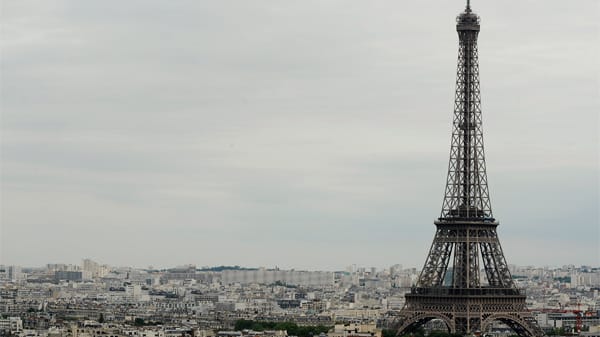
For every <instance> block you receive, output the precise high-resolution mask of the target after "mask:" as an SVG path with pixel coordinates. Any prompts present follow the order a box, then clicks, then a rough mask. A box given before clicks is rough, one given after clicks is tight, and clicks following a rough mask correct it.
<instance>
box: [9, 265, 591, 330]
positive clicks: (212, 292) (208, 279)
mask: <svg viewBox="0 0 600 337" xmlns="http://www.w3.org/2000/svg"><path fill="white" fill-rule="evenodd" d="M510 268H511V273H512V276H513V278H514V280H515V282H516V284H517V286H518V287H519V288H521V289H523V290H524V291H525V292H526V294H527V306H528V308H529V310H530V311H531V312H532V313H533V314H534V316H535V318H536V319H537V322H538V324H539V325H540V327H541V328H542V329H543V330H544V331H545V332H546V334H548V335H581V336H598V335H599V334H600V319H599V312H600V296H599V294H598V291H599V289H600V268H598V267H589V266H579V267H576V266H574V265H568V266H562V267H557V268H550V267H544V268H540V267H531V266H530V267H517V266H510ZM419 272H420V271H419V270H417V269H415V268H403V267H402V266H401V265H394V266H391V267H389V268H387V269H383V270H381V269H380V270H378V269H376V268H360V267H356V266H349V267H347V268H346V269H345V270H343V271H336V272H329V271H299V270H280V269H277V268H275V269H268V268H243V267H238V266H221V267H202V268H200V267H197V266H195V265H186V266H180V267H175V268H170V269H160V270H158V269H154V268H151V267H149V268H146V269H138V268H131V267H111V266H108V265H103V264H100V263H97V262H94V261H92V260H90V259H84V260H83V261H82V264H81V265H67V264H48V265H46V266H45V267H42V268H24V267H19V266H0V336H22V337H25V336H43V337H67V336H68V337H100V336H102V337H128V336H129V337H175V336H177V337H180V336H198V337H211V336H215V337H238V336H264V337H270V336H273V337H282V336H301V337H304V336H322V337H325V336H327V337H382V336H383V337H386V336H393V335H394V332H393V326H394V320H395V314H396V313H397V312H398V311H399V310H400V309H402V307H403V305H404V294H405V293H406V292H409V291H410V288H411V286H413V285H414V284H415V282H416V280H417V279H418V276H419ZM444 329H445V327H444V325H443V323H442V322H439V321H435V320H434V321H432V322H430V323H428V324H427V326H426V329H425V330H424V333H429V334H431V333H432V332H435V331H437V330H444ZM390 331H391V333H390ZM479 333H481V335H483V336H509V335H512V334H513V333H512V332H511V330H510V329H509V328H508V327H507V326H505V325H503V324H502V323H500V322H498V323H497V324H495V325H494V326H493V327H491V329H490V330H489V331H482V332H479Z"/></svg>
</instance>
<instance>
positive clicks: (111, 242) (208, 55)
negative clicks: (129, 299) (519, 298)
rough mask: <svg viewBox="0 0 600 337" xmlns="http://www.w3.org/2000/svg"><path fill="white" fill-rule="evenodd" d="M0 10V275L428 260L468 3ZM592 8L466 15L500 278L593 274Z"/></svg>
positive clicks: (10, 1)
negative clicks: (102, 267) (38, 269)
mask: <svg viewBox="0 0 600 337" xmlns="http://www.w3.org/2000/svg"><path fill="white" fill-rule="evenodd" d="M1 6H2V8H1V10H2V11H1V20H0V21H1V23H2V27H1V29H2V31H1V35H0V38H1V39H2V40H1V53H2V54H1V73H0V81H1V82H0V84H1V90H2V91H1V96H0V99H1V102H0V108H1V123H2V124H1V132H2V135H1V137H2V138H1V140H2V142H1V160H2V162H1V178H2V179H1V192H2V194H1V197H2V199H1V205H0V206H1V209H0V210H1V231H0V263H4V264H21V265H32V266H35V265H42V264H44V263H48V262H67V263H78V262H79V261H80V258H82V257H91V258H93V259H95V260H98V261H100V262H104V263H109V264H115V265H128V264H129V265H136V266H146V265H149V264H153V265H155V266H168V265H176V264H182V263H196V264H198V265H217V264H239V265H246V266H275V265H277V266H280V267H283V268H292V267H295V268H304V269H339V268H343V267H344V266H345V265H348V264H352V263H356V264H359V265H365V266H389V265H391V264H395V263H401V264H403V265H406V266H415V267H418V268H420V267H421V266H422V263H423V262H424V259H425V257H426V254H427V250H428V249H429V246H430V244H431V240H432V238H433V235H434V226H433V223H432V222H433V220H434V218H436V217H437V216H438V215H439V211H440V207H441V201H442V193H443V187H444V183H445V178H446V177H445V170H446V166H447V160H448V149H449V141H450V130H451V128H450V127H451V125H450V123H451V114H452V107H453V95H454V81H455V72H456V54H457V36H456V32H455V27H454V25H455V21H454V18H455V16H456V15H457V14H458V13H459V12H460V11H461V10H462V9H463V7H464V3H463V2H462V1H431V0H426V1H410V2H409V1H353V0H344V1H333V0H332V1H310V0H304V1H280V0H272V1H146V0H144V1H141V0H140V1H76V0H72V1H23V0H5V1H2V3H1ZM599 6H600V2H599V1H597V0H582V1H558V0H551V1H543V2H542V1H516V0H508V1H473V8H474V10H475V12H476V13H478V14H479V15H480V16H481V17H482V28H481V34H480V42H479V53H480V69H481V80H482V104H483V112H484V133H485V136H486V156H487V163H488V177H489V180H490V191H491V197H492V206H493V208H494V215H495V216H496V217H497V218H498V219H499V220H500V222H501V226H500V227H499V229H498V232H499V235H500V240H501V243H502V245H503V247H504V249H505V255H506V257H507V260H508V262H509V263H512V264H521V265H525V264H536V265H562V264H566V263H575V264H591V265H600V250H599V248H598V247H599V246H600V229H599V227H600V224H599V213H598V212H599V211H598V209H599V204H600V199H599V188H600V185H599V184H600V182H599V175H600V173H599V172H600V171H599V151H600V149H599V140H598V134H599V130H600V124H599V118H598V112H599V111H600V84H599V76H600V64H599V63H600V62H599V61H598V60H599V59H600V39H599V34H600V33H599V32H600V8H599Z"/></svg>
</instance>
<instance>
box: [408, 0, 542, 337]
mask: <svg viewBox="0 0 600 337" xmlns="http://www.w3.org/2000/svg"><path fill="white" fill-rule="evenodd" d="M479 24H480V20H479V17H478V16H477V15H476V14H475V13H473V12H472V10H471V7H470V4H469V1H467V6H466V9H465V11H464V12H463V13H461V14H460V15H459V16H458V17H457V24H456V30H457V32H458V37H459V48H458V70H457V73H456V95H455V100H454V119H453V130H452V140H451V146H450V161H449V164H448V178H447V182H446V189H445V195H444V201H443V204H442V212H441V215H440V217H439V218H438V220H437V221H435V222H434V223H435V225H436V227H437V230H436V233H435V237H434V239H433V244H432V245H431V249H430V251H429V255H428V256H427V259H426V261H425V265H424V267H423V270H422V272H421V275H420V276H419V280H418V282H417V284H416V286H414V287H413V288H412V289H411V292H410V293H408V294H406V295H405V297H406V304H405V307H404V308H403V309H402V311H401V312H400V320H399V325H398V334H399V335H400V334H404V333H406V332H410V331H411V330H413V329H415V328H417V327H418V326H421V325H423V324H425V323H427V322H428V321H430V320H432V319H441V320H442V321H444V322H445V324H446V326H447V327H448V330H449V331H450V332H452V333H461V334H464V335H466V334H471V333H474V332H476V331H485V330H487V328H488V327H489V326H490V324H491V323H492V322H493V321H501V322H503V323H505V324H507V325H508V326H510V327H511V328H512V329H513V330H514V331H515V332H516V333H518V334H519V335H520V336H542V335H543V332H542V331H541V329H540V328H539V327H538V326H537V324H536V322H535V320H534V318H533V316H532V314H531V313H530V312H528V311H527V307H526V305H525V298H526V296H525V294H524V293H523V291H521V290H519V289H517V287H516V286H515V284H514V282H513V280H512V277H511V274H510V271H509V269H508V266H507V263H506V260H505V258H504V253H503V252H502V247H501V246H500V241H499V240H498V235H497V232H496V228H497V226H498V222H497V221H496V220H495V219H494V217H493V215H492V207H491V204H490V197H489V192H488V183H487V174H486V168H485V156H484V151H483V132H482V126H481V124H482V120H481V98H480V87H479V64H478V53H477V37H478V34H479V28H480V25H479ZM480 266H482V267H483V271H481V272H480V270H481V268H480Z"/></svg>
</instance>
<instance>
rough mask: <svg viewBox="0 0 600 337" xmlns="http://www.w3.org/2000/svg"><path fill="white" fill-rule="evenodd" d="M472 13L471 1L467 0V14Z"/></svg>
mask: <svg viewBox="0 0 600 337" xmlns="http://www.w3.org/2000/svg"><path fill="white" fill-rule="evenodd" d="M470 12H471V0H467V13H470Z"/></svg>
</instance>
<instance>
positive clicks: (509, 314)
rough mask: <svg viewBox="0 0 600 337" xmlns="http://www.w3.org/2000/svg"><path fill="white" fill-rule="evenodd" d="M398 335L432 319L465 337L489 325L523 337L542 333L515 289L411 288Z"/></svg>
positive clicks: (523, 298) (401, 314)
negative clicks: (502, 325)
mask: <svg viewBox="0 0 600 337" xmlns="http://www.w3.org/2000/svg"><path fill="white" fill-rule="evenodd" d="M405 296H406V305H405V306H404V308H403V309H402V311H401V312H400V314H399V316H400V320H399V324H398V325H397V331H398V333H397V335H403V334H406V333H410V332H412V331H414V330H415V329H416V328H418V327H419V326H422V325H424V324H425V323H427V322H429V321H430V320H433V319H440V320H442V321H443V322H444V323H445V324H446V326H447V327H448V332H450V333H458V334H463V335H468V334H472V333H476V332H484V331H486V330H487V329H488V328H489V327H490V325H491V324H492V322H494V321H499V322H502V323H504V324H506V325H508V326H509V327H510V328H511V329H513V330H514V331H515V333H516V334H518V335H519V336H523V337H540V336H543V335H544V333H543V331H542V330H541V329H540V328H539V327H538V325H537V324H536V322H535V319H534V317H533V315H532V314H531V313H530V312H529V311H528V310H527V307H526V305H525V298H526V296H525V295H523V294H521V293H520V292H519V291H518V290H516V289H499V288H485V287H483V288H475V289H474V288H469V289H459V288H450V287H440V288H413V289H412V291H411V293H410V294H406V295H405Z"/></svg>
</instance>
